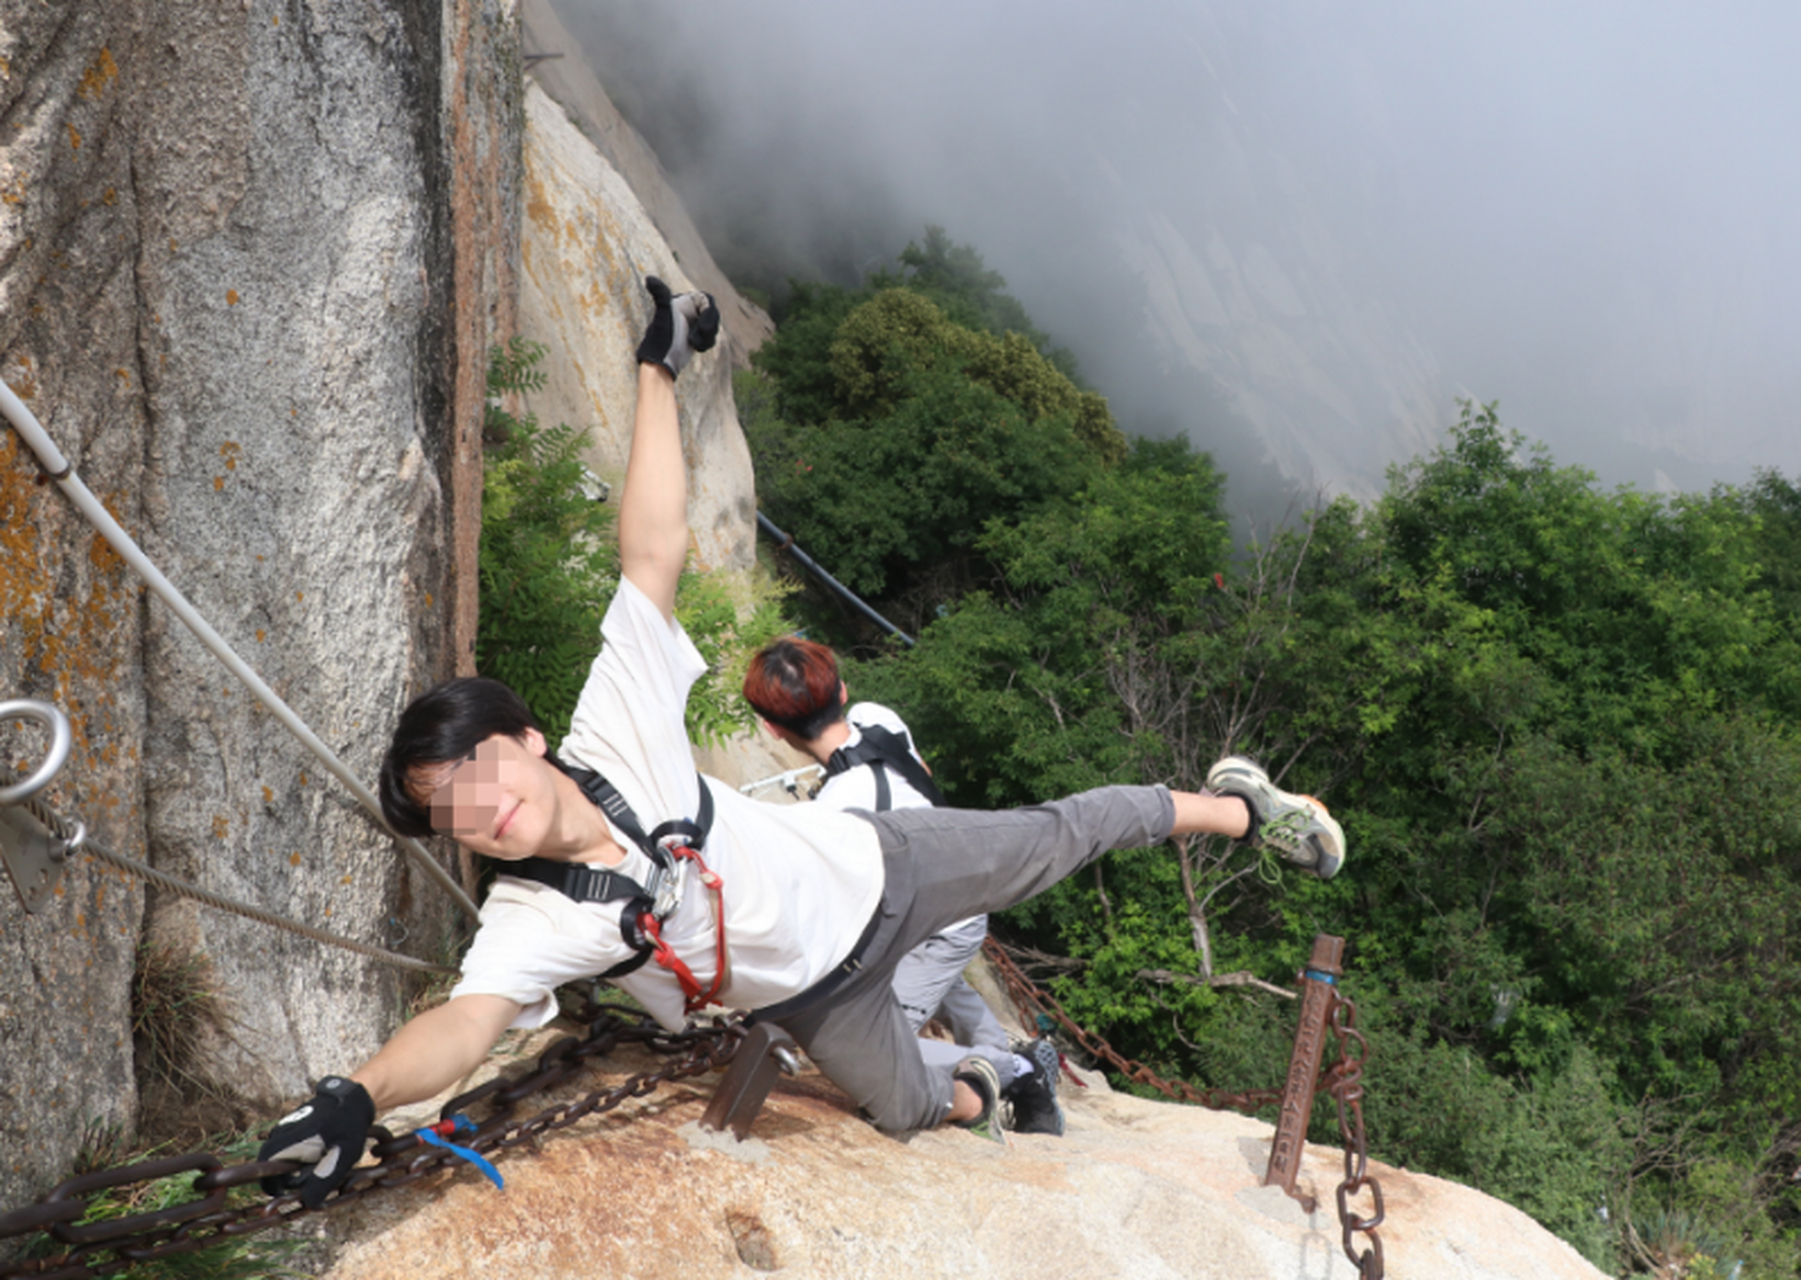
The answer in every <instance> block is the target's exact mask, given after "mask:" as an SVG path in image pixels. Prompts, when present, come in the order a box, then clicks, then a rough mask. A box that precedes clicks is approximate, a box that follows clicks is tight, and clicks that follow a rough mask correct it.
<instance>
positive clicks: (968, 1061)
mask: <svg viewBox="0 0 1801 1280" xmlns="http://www.w3.org/2000/svg"><path fill="white" fill-rule="evenodd" d="M951 1079H953V1080H961V1081H962V1082H963V1083H964V1084H966V1085H968V1086H969V1087H970V1088H971V1089H974V1090H975V1091H976V1097H978V1098H980V1099H981V1100H982V1114H981V1115H979V1116H977V1117H976V1118H975V1119H974V1120H960V1121H958V1122H957V1123H958V1124H960V1125H962V1127H963V1128H965V1129H968V1130H969V1131H970V1132H971V1133H973V1134H975V1135H976V1136H977V1137H978V1138H987V1139H988V1140H989V1141H990V1142H998V1143H1000V1144H1001V1145H1002V1146H1006V1145H1007V1134H1006V1131H1005V1130H1004V1129H1002V1128H1001V1073H1000V1072H998V1071H996V1070H995V1069H994V1064H993V1063H992V1062H990V1061H988V1059H986V1058H984V1057H983V1056H982V1055H981V1054H979V1053H972V1054H970V1055H969V1056H968V1057H967V1058H964V1059H963V1060H962V1061H961V1062H959V1063H958V1064H957V1065H956V1066H955V1067H953V1068H952V1069H951Z"/></svg>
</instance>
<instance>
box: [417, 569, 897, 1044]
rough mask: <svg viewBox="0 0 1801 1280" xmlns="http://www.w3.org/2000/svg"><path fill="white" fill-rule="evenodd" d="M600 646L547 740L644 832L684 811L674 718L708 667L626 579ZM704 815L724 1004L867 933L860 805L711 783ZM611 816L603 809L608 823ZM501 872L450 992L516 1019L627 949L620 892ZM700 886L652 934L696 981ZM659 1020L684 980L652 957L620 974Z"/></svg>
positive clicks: (550, 1011) (875, 852)
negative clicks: (779, 799) (721, 945)
mask: <svg viewBox="0 0 1801 1280" xmlns="http://www.w3.org/2000/svg"><path fill="white" fill-rule="evenodd" d="M601 637H602V641H603V644H602V648H601V651H600V656H599V657H597V658H596V659H595V660H594V666H593V669H592V670H591V671H590V672H589V675H588V683H587V685H586V686H585V687H584V688H583V689H582V696H581V700H580V701H579V702H578V703H577V704H576V708H575V715H574V717H573V719H572V720H571V722H570V727H569V736H568V737H566V738H564V739H563V741H562V744H561V746H560V747H559V748H558V754H559V755H560V756H562V758H563V759H564V760H566V761H568V762H569V763H571V764H577V765H582V766H585V767H587V768H589V769H593V770H595V771H597V772H598V773H600V774H601V775H602V776H604V777H605V778H606V779H607V780H608V781H609V782H611V783H612V784H613V785H614V786H615V787H617V788H618V790H619V793H620V795H622V796H624V797H625V801H626V803H627V804H629V805H630V806H631V808H632V812H634V813H635V814H637V816H638V821H639V822H640V823H642V824H643V826H644V828H645V830H647V831H648V830H650V829H652V828H654V827H655V826H657V825H658V824H659V823H661V822H665V821H668V820H669V819H672V818H689V819H692V818H695V817H696V816H698V813H699V808H700V790H699V788H700V783H699V779H698V776H697V775H696V773H695V770H694V754H693V750H692V748H691V747H690V746H689V744H688V736H687V731H686V729H685V728H684V727H683V724H682V710H683V708H684V707H685V706H686V705H687V701H688V691H689V689H690V688H692V687H693V684H694V682H695V680H696V679H698V678H699V677H700V676H701V675H702V674H703V673H704V672H705V671H706V663H705V662H704V661H703V660H702V658H701V656H700V654H699V652H697V651H696V650H695V648H694V644H693V642H692V641H691V640H689V639H688V636H687V634H686V633H685V632H683V630H682V629H681V626H680V625H679V624H678V623H675V622H673V621H671V620H667V619H665V618H664V617H663V615H662V613H661V612H660V611H659V610H658V609H657V607H656V606H655V605H654V604H652V603H651V602H650V600H649V598H648V597H646V596H645V595H644V593H643V592H642V591H640V590H639V589H638V588H637V587H635V586H633V585H632V584H631V583H630V582H629V581H621V583H620V585H619V591H618V593H617V594H616V595H615V596H614V597H613V603H612V604H611V605H610V606H609V607H608V609H607V613H606V618H605V619H604V621H603V622H602V623H601ZM709 790H710V791H711V792H712V795H713V826H712V830H711V831H709V832H708V833H707V839H706V843H705V847H704V848H703V849H702V850H701V857H702V858H703V859H705V861H706V864H707V865H708V866H709V867H711V868H712V869H713V870H714V871H715V872H717V873H718V875H719V877H720V879H721V880H722V881H723V883H724V888H723V896H724V902H725V917H726V926H725V929H726V943H727V948H728V954H729V956H730V959H731V964H730V968H731V975H730V978H729V979H728V981H727V982H726V984H725V987H724V989H723V990H721V992H720V993H719V997H718V999H719V1002H720V1003H721V1004H723V1005H726V1006H728V1007H731V1008H738V1009H756V1008H761V1007H763V1006H765V1005H770V1004H774V1003H775V1002H777V1001H779V1000H785V999H787V998H788V997H789V996H793V995H797V994H799V993H800V992H802V991H804V990H806V989H807V988H808V987H809V986H811V985H812V984H813V983H814V982H816V981H818V980H819V979H820V978H821V977H823V976H824V975H825V974H826V973H827V972H828V971H829V970H830V969H832V968H833V966H835V965H836V964H838V963H839V961H841V960H843V959H844V957H845V956H847V955H849V954H850V949H851V947H853V946H854V945H855V944H856V941H857V939H858V938H859V937H860V936H861V935H862V933H863V929H864V926H865V925H867V924H868V923H869V919H870V917H871V916H872V915H873V914H874V912H875V910H876V906H877V904H878V903H879V902H880V901H881V896H882V851H881V846H880V844H879V842H878V841H877V838H876V832H875V828H874V827H872V826H871V825H870V824H869V823H868V822H866V821H864V820H863V819H861V818H858V817H854V816H852V815H851V814H848V813H839V812H834V811H832V810H830V809H827V808H824V807H820V806H813V805H776V804H760V803H758V802H757V801H755V800H751V799H749V798H747V797H745V796H743V795H741V794H740V793H739V791H738V789H737V788H736V787H731V786H727V785H726V784H724V783H720V782H713V783H711V785H710V786H709ZM608 825H609V827H611V823H609V824H608ZM612 833H613V838H614V840H616V841H617V842H618V843H619V846H620V847H621V848H622V849H624V850H625V851H626V855H625V861H624V862H623V863H622V864H621V865H620V867H619V870H620V871H621V872H623V873H624V874H626V875H628V876H630V877H631V878H632V879H634V880H637V881H638V882H639V883H640V884H643V883H644V882H645V880H646V879H647V878H648V877H649V875H650V870H651V867H650V860H649V859H648V858H646V857H645V856H644V854H643V853H642V851H640V850H639V849H638V847H637V846H636V845H634V844H633V843H632V842H631V840H630V839H628V838H627V837H626V835H625V833H624V832H622V831H620V830H618V829H617V828H616V827H613V828H612ZM500 872H501V874H500V875H499V877H498V878H497V879H496V880H495V882H494V887H493V889H492V890H490V891H489V893H488V897H487V900H486V901H485V902H484V903H483V904H482V910H481V927H480V928H479V929H478V930H477V931H476V935H475V940H474V942H473V943H471V944H470V947H469V952H468V954H467V955H466V956H465V957H464V959H463V974H462V980H461V981H460V982H458V984H457V986H456V989H455V990H454V991H453V992H452V993H451V995H452V996H453V997H454V996H459V995H475V994H486V995H498V996H505V997H506V998H507V999H509V1000H513V1001H517V1002H518V1003H519V1004H521V1005H523V1006H525V1008H524V1010H523V1011H522V1012H521V1013H520V1015H519V1017H518V1018H517V1019H515V1020H514V1022H513V1025H514V1026H515V1027H539V1026H542V1025H544V1024H545V1023H546V1022H548V1021H550V1020H551V1018H553V1017H555V1016H556V1001H555V999H554V998H553V995H552V993H553V991H554V990H555V988H556V987H558V986H560V985H562V984H563V983H565V982H572V981H576V980H579V979H583V978H591V977H593V976H595V975H596V974H599V973H603V972H605V971H606V970H607V969H610V968H612V967H613V966H614V965H616V964H619V963H621V962H623V961H625V960H628V959H630V958H631V956H632V955H633V954H634V953H633V952H632V950H631V948H629V947H627V946H626V945H625V943H624V941H623V940H621V938H620V936H619V911H620V907H621V905H622V904H620V903H618V902H612V903H577V902H574V901H571V900H570V899H569V898H566V897H564V896H563V895H562V894H561V893H558V892H557V891H556V890H554V889H551V888H550V887H548V886H546V885H541V884H538V883H537V882H536V881H532V880H523V879H520V878H518V877H516V876H509V875H507V874H506V867H505V864H504V863H503V864H501V865H500ZM710 904H711V895H709V894H708V893H707V892H706V890H705V888H704V887H703V886H702V885H701V884H700V882H699V879H698V877H697V876H695V875H694V874H692V871H691V872H690V874H689V876H688V886H687V892H686V896H685V897H684V898H683V900H682V905H681V906H680V907H679V908H678V909H677V910H676V912H675V914H674V915H672V916H671V917H670V918H669V919H668V920H667V921H665V922H664V924H663V938H664V940H665V941H666V942H668V943H669V944H670V945H671V946H672V947H674V949H675V953H676V955H678V956H679V957H680V958H681V959H682V961H683V962H684V963H685V964H687V965H688V967H689V968H690V969H691V970H693V973H694V976H695V978H696V979H698V980H699V981H700V983H701V985H702V986H703V987H705V986H709V985H711V982H712V978H713V974H714V955H715V950H714V949H715V945H716V940H715V934H714V924H713V916H712V910H711V905H710ZM614 981H616V982H617V983H618V985H619V986H620V987H621V988H623V989H624V990H625V991H627V992H629V993H630V994H631V995H632V996H633V997H634V998H635V999H637V1000H639V1001H640V1002H641V1003H642V1004H643V1005H644V1007H645V1008H646V1009H647V1010H649V1011H650V1013H651V1015H652V1016H653V1017H655V1018H656V1020H657V1021H658V1022H660V1023H662V1024H663V1025H664V1026H665V1027H670V1028H677V1027H680V1026H681V1025H682V1021H683V1017H684V1014H683V1007H682V1006H683V996H682V990H681V986H680V984H679V983H678V982H677V980H676V977H675V975H674V974H673V973H671V972H670V971H669V970H667V969H665V968H663V967H662V966H661V965H659V964H657V962H656V961H655V960H649V961H646V962H645V964H644V965H643V966H642V967H641V968H639V969H638V970H637V971H636V972H635V973H632V974H628V975H627V976H625V977H622V978H618V979H615V980H614Z"/></svg>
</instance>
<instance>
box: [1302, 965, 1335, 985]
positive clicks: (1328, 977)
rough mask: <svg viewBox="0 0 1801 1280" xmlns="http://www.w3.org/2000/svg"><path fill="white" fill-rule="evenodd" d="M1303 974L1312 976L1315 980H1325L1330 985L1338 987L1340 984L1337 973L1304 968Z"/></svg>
mask: <svg viewBox="0 0 1801 1280" xmlns="http://www.w3.org/2000/svg"><path fill="white" fill-rule="evenodd" d="M1301 976H1302V977H1303V978H1312V979H1313V980H1314V981H1315V982H1323V983H1325V984H1326V985H1327V986H1328V987H1336V986H1337V985H1338V976H1337V975H1336V974H1331V973H1326V972H1325V971H1323V970H1320V969H1303V970H1301Z"/></svg>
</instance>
